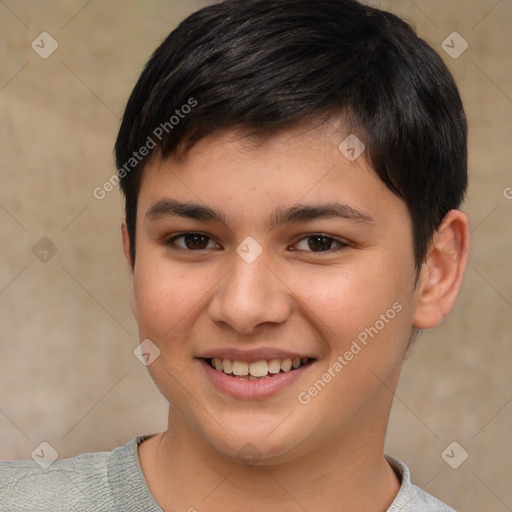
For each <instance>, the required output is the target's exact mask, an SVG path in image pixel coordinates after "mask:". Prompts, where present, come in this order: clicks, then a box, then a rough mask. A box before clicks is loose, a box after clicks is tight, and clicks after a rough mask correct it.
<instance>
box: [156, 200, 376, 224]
mask: <svg viewBox="0 0 512 512" xmlns="http://www.w3.org/2000/svg"><path fill="white" fill-rule="evenodd" d="M163 217H182V218H186V219H193V220H202V221H210V222H212V221H213V222H220V223H221V224H224V225H225V226H228V225H229V222H228V219H227V217H226V216H225V215H224V213H223V212H222V211H221V210H218V209H217V208H213V207H211V206H206V205H202V204H199V203H191V202H180V201H175V200H173V199H162V200H160V201H158V202H156V203H155V204H154V205H153V206H152V207H151V208H150V209H149V210H148V211H147V213H146V218H147V219H149V220H157V219H160V218H163ZM333 218H338V219H344V220H349V221H352V222H356V223H362V224H374V223H375V220H374V219H373V217H371V216H370V215H369V214H367V213H365V212H363V211H361V210H358V209H356V208H354V207H352V206H349V205H347V204H342V203H327V204H320V205H302V204H297V205H294V206H290V207H286V208H277V209H276V210H274V211H273V212H272V213H271V214H270V216H269V217H268V219H267V221H266V225H267V226H268V228H269V229H270V230H272V229H274V228H275V227H276V226H278V225H282V224H289V223H299V222H305V221H310V220H315V219H333Z"/></svg>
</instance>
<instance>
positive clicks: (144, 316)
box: [134, 257, 207, 340]
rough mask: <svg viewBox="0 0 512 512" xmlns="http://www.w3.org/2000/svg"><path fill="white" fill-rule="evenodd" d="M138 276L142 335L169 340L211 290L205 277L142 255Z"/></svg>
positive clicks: (136, 292) (136, 298) (136, 286)
mask: <svg viewBox="0 0 512 512" xmlns="http://www.w3.org/2000/svg"><path fill="white" fill-rule="evenodd" d="M138 263H140V266H139V268H140V269H143V271H141V272H138V270H137V269H136V272H135V275H134V302H135V306H136V309H137V322H138V325H139V330H140V334H141V336H145V337H148V338H150V339H151V338H155V339H157V340H164V339H166V338H167V337H168V336H169V334H170V333H171V332H172V331H174V330H175V329H176V328H177V326H178V325H179V322H180V321H181V320H182V319H184V318H185V317H186V316H187V314H193V310H194V307H196V306H197V305H198V304H200V302H201V299H202V297H204V295H205V292H206V290H207V288H206V286H205V281H204V279H203V276H202V275H201V274H200V273H198V272H194V273H193V274H190V270H186V271H185V270H183V269H180V268H179V267H178V266H176V265H170V264H169V263H168V262H165V261H158V260H157V259H152V261H148V258H143V257H141V259H140V261H139V262H138Z"/></svg>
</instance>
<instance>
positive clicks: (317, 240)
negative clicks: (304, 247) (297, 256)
mask: <svg viewBox="0 0 512 512" xmlns="http://www.w3.org/2000/svg"><path fill="white" fill-rule="evenodd" d="M308 240H309V242H308V246H309V248H310V249H311V250H312V251H320V252H321V251H328V250H329V249H330V248H331V245H332V243H333V242H334V240H333V239H332V238H329V237H327V236H317V235H315V236H310V237H308Z"/></svg>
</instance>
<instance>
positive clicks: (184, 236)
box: [165, 233, 216, 251]
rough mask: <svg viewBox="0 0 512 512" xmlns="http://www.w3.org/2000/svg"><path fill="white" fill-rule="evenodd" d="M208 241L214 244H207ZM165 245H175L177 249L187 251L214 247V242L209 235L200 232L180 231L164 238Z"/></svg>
mask: <svg viewBox="0 0 512 512" xmlns="http://www.w3.org/2000/svg"><path fill="white" fill-rule="evenodd" d="M178 240H181V242H180V243H177V241H178ZM210 243H212V244H213V245H214V246H213V247H212V246H209V244H210ZM165 245H169V246H175V247H177V248H179V249H183V250H189V251H200V250H205V249H213V248H215V247H216V244H215V242H214V241H213V240H212V239H211V238H210V237H209V236H206V235H203V234H202V233H181V234H179V235H176V236H174V237H172V238H170V239H168V240H166V242H165Z"/></svg>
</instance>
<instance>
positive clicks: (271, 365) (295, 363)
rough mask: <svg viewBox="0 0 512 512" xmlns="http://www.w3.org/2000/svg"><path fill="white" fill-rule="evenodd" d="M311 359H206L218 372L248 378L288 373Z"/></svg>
mask: <svg viewBox="0 0 512 512" xmlns="http://www.w3.org/2000/svg"><path fill="white" fill-rule="evenodd" d="M310 361H311V360H310V359H309V358H307V357H302V358H300V357H296V358H294V359H269V360H261V361H254V362H250V363H249V362H247V361H233V360H231V359H221V358H218V357H213V358H209V359H206V362H207V363H208V364H209V365H210V366H211V367H212V368H214V369H215V370H217V371H218V372H222V373H224V374H226V375H230V376H231V377H238V378H241V379H247V380H257V379H264V378H267V377H269V376H270V377H272V376H274V375H277V374H279V373H288V372H291V371H293V370H297V369H298V368H300V367H301V366H305V365H307V364H308V363H309V362H310Z"/></svg>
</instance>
